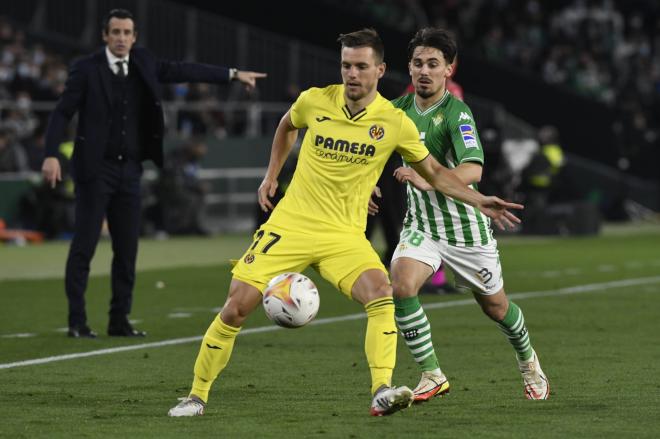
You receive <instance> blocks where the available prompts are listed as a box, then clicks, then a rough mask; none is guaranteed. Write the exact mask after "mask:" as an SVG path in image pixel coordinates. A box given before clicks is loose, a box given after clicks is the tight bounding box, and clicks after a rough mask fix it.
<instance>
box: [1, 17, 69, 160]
mask: <svg viewBox="0 0 660 439" xmlns="http://www.w3.org/2000/svg"><path fill="white" fill-rule="evenodd" d="M67 62H68V60H65V59H63V57H62V56H61V55H59V54H57V53H53V52H50V51H48V50H46V48H45V47H44V46H43V45H42V44H39V43H29V42H28V41H27V38H26V35H25V32H23V31H22V30H20V29H16V28H15V27H14V26H13V25H12V24H11V23H10V22H9V21H8V20H7V19H5V18H2V17H0V101H2V102H3V104H4V105H3V106H2V111H1V112H0V172H21V171H29V170H33V171H37V170H39V169H41V162H42V160H43V134H44V127H45V125H46V122H47V117H48V112H47V111H35V109H34V108H33V106H32V102H33V101H53V100H55V99H57V97H58V96H59V94H60V93H61V92H62V90H63V88H64V82H65V81H66V77H67Z"/></svg>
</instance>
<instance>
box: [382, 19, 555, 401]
mask: <svg viewBox="0 0 660 439" xmlns="http://www.w3.org/2000/svg"><path fill="white" fill-rule="evenodd" d="M455 57H456V43H455V42H454V40H453V39H452V37H451V36H450V35H449V33H447V32H446V31H444V30H442V29H436V28H425V29H422V30H420V31H418V32H417V34H416V35H415V36H414V37H413V39H412V40H411V41H410V43H409V45H408V59H409V64H408V68H409V71H410V76H411V77H412V82H413V86H414V88H415V92H414V93H410V94H408V95H405V96H402V97H400V98H398V99H396V100H394V101H393V104H394V106H395V107H398V108H401V109H402V110H403V111H404V112H406V114H407V115H408V117H410V118H411V119H412V120H413V121H414V122H415V125H417V129H418V130H419V132H420V136H421V140H422V141H423V142H424V143H425V145H426V147H427V148H428V149H429V151H430V152H431V154H432V155H433V156H434V157H435V158H436V159H437V160H438V161H439V162H440V163H442V164H443V165H445V166H446V167H448V168H450V169H452V172H454V173H455V175H456V176H458V177H459V178H460V179H461V180H462V181H463V182H464V183H465V184H467V185H469V186H471V187H472V188H474V189H476V184H477V183H478V182H479V181H480V179H481V173H482V166H483V164H484V154H483V150H482V148H481V143H480V141H479V135H478V134H477V128H476V124H475V122H474V119H473V117H472V112H471V111H470V108H469V107H468V106H467V105H466V104H465V103H463V102H462V101H460V100H459V99H457V98H455V97H454V96H453V95H451V94H450V93H449V92H448V91H447V90H446V88H445V82H446V80H447V78H448V77H449V76H451V73H452V69H453V62H454V59H455ZM395 177H396V178H397V179H398V180H399V181H401V182H408V183H410V184H408V185H407V192H408V212H407V214H406V217H405V220H404V224H403V229H402V232H401V237H400V241H399V245H398V247H397V250H396V251H395V253H394V255H393V257H392V264H391V275H392V286H393V288H394V302H395V307H396V311H395V315H396V322H397V326H398V328H399V330H400V332H401V334H402V335H403V337H404V338H405V342H406V345H407V346H408V349H409V350H410V353H411V354H412V355H413V357H414V359H415V361H416V362H417V364H418V365H419V367H420V369H421V371H422V378H421V380H420V382H419V385H418V386H417V387H416V388H415V390H414V394H415V400H416V401H426V400H428V399H430V398H432V397H433V396H440V395H442V394H444V393H446V392H448V391H449V382H448V381H447V378H446V377H445V375H444V373H443V372H442V370H441V369H440V365H439V363H438V358H437V357H436V354H435V350H434V347H433V342H432V341H431V329H430V324H429V322H428V320H427V317H426V313H425V312H424V309H423V308H422V306H421V304H420V302H419V299H418V297H417V294H418V291H419V289H420V287H421V286H422V284H423V283H424V281H425V280H426V279H427V278H428V277H429V276H431V275H432V274H433V273H434V272H435V271H436V270H437V269H438V267H439V266H440V263H441V262H442V261H444V262H445V263H446V265H447V266H448V267H449V268H450V269H451V270H452V271H453V272H454V275H455V279H456V286H457V287H459V288H464V289H468V290H470V291H472V292H473V294H474V297H475V299H476V300H477V302H478V303H479V305H480V306H481V308H482V310H483V312H484V313H485V314H486V315H487V316H488V317H490V318H491V319H492V320H494V321H495V322H496V323H497V325H498V326H499V328H500V330H501V331H502V332H503V333H504V334H505V336H506V337H507V339H508V340H509V342H510V343H511V346H512V347H513V349H514V350H515V352H516V356H517V359H518V368H519V370H520V372H521V374H522V377H523V383H524V389H525V395H526V397H527V398H528V399H547V398H548V396H549V391H550V387H549V384H548V380H547V378H546V376H545V374H544V373H543V371H542V370H541V366H540V364H539V359H538V356H537V355H536V353H535V352H534V349H533V348H532V345H531V342H530V338H529V334H528V332H527V328H526V326H525V319H524V317H523V313H522V310H521V309H520V308H519V307H518V306H517V305H516V304H515V303H513V302H510V301H509V300H508V299H507V297H506V294H505V292H504V282H503V279H502V268H501V266H500V260H499V254H498V251H497V242H496V241H495V239H494V238H493V234H492V230H491V228H490V220H489V218H487V217H486V216H485V215H483V214H482V213H481V212H479V210H477V209H476V208H474V207H471V206H469V205H467V204H464V203H461V202H459V201H457V200H453V199H451V198H449V197H446V196H444V195H443V194H441V193H440V192H437V191H435V190H433V188H432V187H431V186H430V185H429V184H428V183H427V182H426V180H424V179H423V178H421V177H420V176H419V175H418V174H416V173H415V171H414V170H412V169H411V168H410V167H409V166H407V164H405V163H404V166H403V167H401V168H399V169H397V170H396V171H395Z"/></svg>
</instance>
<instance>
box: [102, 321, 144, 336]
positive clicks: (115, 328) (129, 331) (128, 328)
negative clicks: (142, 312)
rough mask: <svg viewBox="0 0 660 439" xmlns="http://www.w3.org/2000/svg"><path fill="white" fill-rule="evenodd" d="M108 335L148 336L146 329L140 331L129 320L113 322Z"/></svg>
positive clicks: (109, 326)
mask: <svg viewBox="0 0 660 439" xmlns="http://www.w3.org/2000/svg"><path fill="white" fill-rule="evenodd" d="M108 335H109V336H111V337H146V335H147V333H146V332H145V331H138V330H137V329H135V328H133V326H132V325H131V324H130V323H129V322H128V321H126V322H121V323H113V322H110V324H109V325H108Z"/></svg>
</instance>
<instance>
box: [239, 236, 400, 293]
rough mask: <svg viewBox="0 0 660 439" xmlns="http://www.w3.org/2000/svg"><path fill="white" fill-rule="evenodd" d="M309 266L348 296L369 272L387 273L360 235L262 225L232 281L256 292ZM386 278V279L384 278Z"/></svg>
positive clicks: (369, 245)
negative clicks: (277, 278) (282, 277)
mask: <svg viewBox="0 0 660 439" xmlns="http://www.w3.org/2000/svg"><path fill="white" fill-rule="evenodd" d="M309 266H312V267H313V268H314V269H315V270H316V271H318V272H319V273H320V274H321V276H323V277H324V278H325V279H326V280H327V281H328V282H330V283H331V284H332V285H334V286H335V288H337V289H338V290H340V291H341V292H343V293H344V294H346V295H347V296H348V297H351V289H352V288H353V284H354V283H355V281H356V280H357V278H358V277H360V275H361V274H362V273H363V272H364V271H366V270H369V269H377V270H381V271H383V272H384V273H385V275H386V276H387V270H386V269H385V266H384V265H383V264H382V262H381V261H380V258H379V257H378V255H377V254H376V251H375V250H374V249H373V247H372V246H371V243H370V242H369V241H368V240H367V238H366V237H365V236H364V234H362V233H360V234H358V233H337V232H335V233H323V234H310V233H300V232H297V231H291V230H286V229H284V228H280V227H273V226H272V225H270V224H264V225H262V226H261V228H260V229H259V230H257V231H256V232H255V234H254V239H253V241H252V244H251V245H250V247H249V248H248V250H247V251H246V252H245V253H244V254H243V256H242V257H241V259H239V260H238V262H237V263H236V265H235V266H234V269H233V270H232V273H233V274H234V278H236V279H238V280H241V281H243V282H245V283H248V284H250V285H253V286H254V287H256V288H257V289H259V291H263V290H264V288H266V285H267V284H268V282H269V281H270V280H271V279H272V278H274V277H275V276H277V275H279V274H282V273H285V272H288V271H293V272H298V273H302V272H303V271H304V270H305V269H306V268H307V267H309ZM388 278H389V277H388Z"/></svg>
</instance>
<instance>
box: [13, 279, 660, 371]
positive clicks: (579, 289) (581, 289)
mask: <svg viewBox="0 0 660 439" xmlns="http://www.w3.org/2000/svg"><path fill="white" fill-rule="evenodd" d="M658 282H660V276H653V277H641V278H636V279H624V280H617V281H612V282H602V283H596V284H586V285H576V286H573V287H565V288H559V289H556V290H544V291H527V292H524V293H513V294H508V297H509V299H530V298H535V297H548V296H566V295H569V294H580V293H588V292H592V291H598V290H604V289H610V288H618V287H632V286H636V285H648V284H654V283H658ZM473 303H475V302H474V299H473V298H472V297H471V298H469V299H463V300H452V301H451V302H439V303H429V304H426V305H424V309H427V310H428V309H438V308H452V307H455V306H463V305H470V304H473ZM363 318H365V314H364V313H359V314H348V315H345V316H338V317H328V318H325V319H317V320H314V321H312V322H311V323H310V325H326V324H328V323H336V322H344V321H348V320H358V319H363ZM281 329H284V328H280V327H279V326H261V327H258V328H249V329H244V330H242V331H241V334H243V335H246V334H257V333H260V332H272V331H278V330H281ZM201 339H202V336H200V335H198V336H194V337H183V338H174V339H171V340H163V341H156V342H152V343H140V344H135V345H129V346H119V347H115V348H108V349H98V350H95V351H89V352H77V353H73V354H65V355H55V356H52V357H45V358H35V359H33V360H24V361H16V362H14V363H5V364H0V369H11V368H14V367H22V366H33V365H35V364H46V363H54V362H56V361H64V360H75V359H76V358H85V357H94V356H97V355H106V354H114V353H117V352H128V351H135V350H138V349H147V348H157V347H161V346H174V345H178V344H184V343H192V342H198V341H200V340H201Z"/></svg>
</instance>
